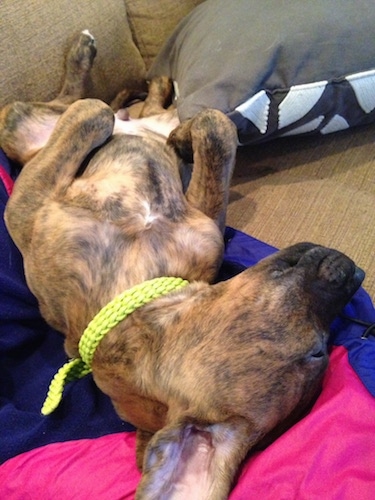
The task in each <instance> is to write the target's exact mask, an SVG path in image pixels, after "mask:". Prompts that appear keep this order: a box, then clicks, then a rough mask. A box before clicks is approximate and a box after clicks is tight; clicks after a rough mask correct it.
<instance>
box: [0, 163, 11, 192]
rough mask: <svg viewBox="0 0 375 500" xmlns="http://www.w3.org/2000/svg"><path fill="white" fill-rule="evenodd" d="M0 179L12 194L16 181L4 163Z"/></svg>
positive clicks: (0, 166)
mask: <svg viewBox="0 0 375 500" xmlns="http://www.w3.org/2000/svg"><path fill="white" fill-rule="evenodd" d="M0 181H2V182H3V184H4V187H5V190H6V192H7V194H8V196H10V195H11V193H12V189H13V184H14V181H13V179H12V178H11V177H10V175H9V174H8V172H7V171H6V170H5V168H4V167H3V166H2V165H0Z"/></svg>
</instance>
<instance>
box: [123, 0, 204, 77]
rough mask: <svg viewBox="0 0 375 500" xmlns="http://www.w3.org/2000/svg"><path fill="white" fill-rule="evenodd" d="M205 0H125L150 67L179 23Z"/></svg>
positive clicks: (136, 39) (134, 30)
mask: <svg viewBox="0 0 375 500" xmlns="http://www.w3.org/2000/svg"><path fill="white" fill-rule="evenodd" d="M200 3H202V0H184V1H183V2H178V1H176V0H158V1H157V2H150V1H149V0H125V4H126V9H127V11H128V15H129V24H130V28H131V30H132V33H133V38H134V41H135V42H136V44H137V46H138V48H139V50H140V52H141V54H142V57H143V59H144V61H145V63H146V67H147V68H149V67H150V66H151V63H152V62H153V60H154V58H155V56H156V55H157V54H158V52H159V50H160V49H161V47H162V45H163V43H164V42H165V40H166V39H167V38H168V36H169V35H170V34H171V33H172V31H173V30H174V28H175V27H176V25H177V24H178V23H179V21H181V19H182V18H183V17H185V16H186V15H187V14H188V13H189V12H190V11H191V10H192V9H193V8H194V7H196V6H197V5H198V4H200Z"/></svg>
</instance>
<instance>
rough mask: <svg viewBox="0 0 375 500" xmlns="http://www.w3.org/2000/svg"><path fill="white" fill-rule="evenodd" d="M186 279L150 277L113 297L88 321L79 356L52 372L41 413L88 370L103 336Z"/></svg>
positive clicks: (54, 404)
mask: <svg viewBox="0 0 375 500" xmlns="http://www.w3.org/2000/svg"><path fill="white" fill-rule="evenodd" d="M188 284H189V282H188V281H186V280H183V279H182V278H172V277H163V278H154V279H152V280H148V281H144V282H143V283H140V284H139V285H135V286H134V287H133V288H130V289H129V290H125V292H123V293H122V294H120V295H118V296H117V297H115V298H114V299H113V300H112V301H111V302H109V304H107V305H106V306H105V307H103V309H102V310H101V311H99V312H98V314H97V315H96V316H95V317H94V318H93V319H92V320H91V322H90V323H89V324H88V326H87V328H86V330H85V331H84V332H83V334H82V337H81V339H80V341H79V344H78V350H79V354H80V356H81V357H80V358H75V359H72V360H71V361H68V362H67V363H65V365H64V366H62V367H61V368H60V370H59V371H58V372H57V373H56V375H55V376H54V378H53V379H52V381H51V384H50V386H49V390H48V394H47V398H46V400H45V402H44V404H43V407H42V410H41V411H42V415H49V414H50V413H52V412H53V411H54V410H55V409H56V408H57V407H58V405H59V403H60V401H61V399H62V393H63V390H64V387H65V384H67V383H68V382H71V381H72V380H76V379H79V378H82V377H84V376H85V375H87V374H88V373H90V372H91V362H92V359H93V357H94V353H95V350H96V348H97V347H98V345H99V343H100V341H101V340H102V339H103V337H104V336H105V335H106V334H107V333H108V332H109V331H110V330H112V328H114V327H115V326H116V325H118V324H119V323H120V322H121V321H122V320H124V319H125V318H126V317H127V316H129V314H131V313H132V312H133V311H135V310H136V309H138V308H140V307H142V306H143V305H145V304H148V303H149V302H151V301H152V300H154V299H157V298H158V297H162V296H163V295H167V294H168V293H170V292H172V291H174V290H179V289H180V288H183V287H184V286H186V285H188Z"/></svg>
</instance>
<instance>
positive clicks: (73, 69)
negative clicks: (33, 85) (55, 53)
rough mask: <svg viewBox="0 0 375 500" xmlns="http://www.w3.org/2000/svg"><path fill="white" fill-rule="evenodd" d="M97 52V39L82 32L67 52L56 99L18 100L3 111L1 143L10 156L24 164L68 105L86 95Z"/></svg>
mask: <svg viewBox="0 0 375 500" xmlns="http://www.w3.org/2000/svg"><path fill="white" fill-rule="evenodd" d="M95 54H96V47H95V40H94V38H93V37H92V36H91V35H90V34H89V33H88V32H86V31H84V32H82V33H81V34H80V36H79V37H78V39H77V40H75V42H74V44H73V45H72V47H71V49H70V51H69V53H68V56H67V60H66V72H65V78H64V83H63V86H62V90H61V92H60V94H59V95H58V96H57V97H56V99H54V100H53V101H50V102H48V103H42V102H33V103H31V102H15V103H13V104H10V105H8V106H6V107H5V108H3V109H2V110H1V111H0V146H1V147H2V148H3V150H4V151H5V153H6V154H7V155H8V157H9V158H11V159H12V160H15V161H17V162H18V163H20V164H21V165H24V164H25V163H26V162H27V161H29V160H30V158H32V157H33V156H34V155H35V154H36V152H37V151H39V150H40V149H41V148H42V147H43V146H44V145H45V144H46V142H47V141H48V138H49V136H50V135H51V133H52V130H53V129H54V127H55V125H56V123H57V120H58V119H59V117H60V116H61V114H62V113H64V111H66V109H67V107H68V105H69V104H71V103H73V102H74V101H76V100H77V99H80V98H82V97H84V96H85V88H86V84H87V80H88V76H89V73H90V70H91V67H92V64H93V61H94V58H95Z"/></svg>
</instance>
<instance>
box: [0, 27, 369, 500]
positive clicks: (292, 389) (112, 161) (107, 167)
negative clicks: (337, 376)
mask: <svg viewBox="0 0 375 500" xmlns="http://www.w3.org/2000/svg"><path fill="white" fill-rule="evenodd" d="M94 54H95V45H94V42H93V40H92V38H91V37H90V36H89V35H87V34H82V35H81V37H80V39H79V41H78V42H77V44H76V45H75V46H74V47H73V49H72V51H71V52H70V56H69V58H68V65H67V77H66V82H65V84H64V87H63V92H62V94H60V96H59V97H58V98H57V99H56V100H54V101H53V102H52V103H49V104H43V103H36V104H27V103H26V104H25V103H16V104H14V105H11V106H8V107H7V108H6V109H5V110H3V112H2V115H1V136H0V137H1V144H2V147H3V148H4V149H5V150H6V151H7V153H8V154H9V155H11V156H12V157H13V158H14V159H16V160H18V161H19V162H21V163H26V165H25V166H24V168H23V170H22V172H21V174H20V175H19V178H18V180H17V182H16V184H15V187H14V192H13V194H12V196H11V198H10V201H9V203H8V206H7V209H6V224H7V227H8V229H9V232H10V234H11V236H12V238H13V239H14V241H15V242H16V244H17V246H18V247H19V249H20V250H21V252H22V254H23V257H24V263H25V273H26V278H27V282H28V284H29V286H30V288H31V290H32V291H33V292H34V294H35V295H36V297H37V298H38V301H39V304H40V309H41V312H42V314H43V316H44V317H45V319H46V320H47V322H48V323H50V324H51V325H52V326H53V327H55V328H57V329H58V330H60V331H61V332H62V333H63V334H64V335H65V337H66V342H65V347H66V351H67V353H68V354H69V356H75V355H77V344H78V341H79V338H80V335H81V333H82V331H83V330H84V328H85V327H86V325H87V323H88V322H89V321H90V320H91V319H92V317H93V316H94V314H95V313H97V312H98V310H100V309H101V308H102V307H103V306H104V305H105V304H106V303H107V302H108V301H110V300H111V299H112V298H113V297H115V296H116V295H117V294H119V293H120V292H122V291H123V290H125V289H127V288H129V287H131V286H133V285H134V284H136V283H139V282H141V281H143V280H147V279H149V278H153V277H156V276H161V275H170V276H181V277H183V278H187V279H188V280H190V281H191V282H192V283H191V284H190V285H189V286H187V287H185V288H184V289H182V290H180V291H178V292H174V293H171V294H170V295H168V296H166V297H163V298H159V299H157V300H155V301H154V302H152V303H150V304H148V305H146V306H143V307H142V308H141V309H139V310H137V311H136V312H134V313H133V314H132V315H130V317H128V318H127V319H126V320H124V321H123V322H122V323H120V324H119V325H117V326H116V327H115V328H113V330H112V331H111V332H110V333H109V334H108V335H107V336H106V337H105V338H104V339H103V340H102V341H101V343H100V345H99V347H98V349H97V351H96V353H95V356H94V360H93V366H92V368H93V376H94V379H95V381H96V383H97V385H98V386H99V387H100V388H101V389H102V390H103V391H104V392H105V393H106V394H108V395H109V396H110V397H111V399H112V401H113V404H114V406H115V408H116V410H117V412H118V414H119V415H120V417H121V418H123V419H125V420H127V421H130V422H132V423H133V424H134V425H135V426H136V427H137V428H138V431H137V463H138V464H139V466H140V467H141V468H142V469H143V475H142V480H141V483H140V485H139V488H138V490H137V498H138V499H155V500H156V499H160V498H163V499H169V498H174V499H175V498H205V499H214V500H219V499H224V498H226V497H227V496H228V494H229V491H230V489H231V486H232V484H233V481H234V479H235V477H236V474H237V473H238V470H239V467H240V464H241V462H242V461H243V459H244V458H245V456H246V454H247V453H248V452H249V451H250V450H251V449H253V448H254V446H255V445H256V444H257V443H259V442H260V441H261V439H262V438H263V437H264V436H265V435H266V434H267V433H269V432H270V431H271V430H273V429H278V428H279V429H283V428H284V426H285V422H286V420H287V419H288V418H290V417H291V416H293V417H296V416H298V415H300V414H302V413H303V411H305V410H306V408H307V407H308V405H309V404H311V401H312V400H313V398H314V397H315V396H316V393H317V390H318V389H319V386H320V382H321V378H322V375H323V373H324V370H325V368H326V366H327V359H328V357H327V346H326V343H327V338H328V329H329V324H330V322H331V321H332V319H333V318H334V316H335V315H336V314H337V313H338V311H339V310H340V309H341V308H342V307H343V305H344V304H345V303H346V302H347V301H348V300H349V298H350V297H351V295H352V294H353V293H354V291H355V290H356V289H357V288H358V286H359V285H360V282H361V280H362V279H363V273H362V272H361V271H360V270H359V269H358V268H356V266H355V265H354V263H353V262H352V261H351V260H350V259H348V258H347V257H346V256H344V255H343V254H341V253H339V252H337V251H335V250H330V249H327V248H323V247H320V246H317V245H314V244H310V243H305V244H298V245H295V246H293V247H290V248H288V249H285V250H283V251H281V252H278V253H276V254H275V255H273V256H271V257H269V258H268V259H265V260H264V261H262V262H260V263H259V264H258V265H256V266H254V267H253V268H251V269H248V270H246V271H244V272H243V273H241V274H239V275H237V276H236V277H234V278H232V279H230V280H228V281H226V282H221V283H218V284H215V285H210V284H209V283H210V282H212V281H213V280H214V278H215V275H216V272H217V269H218V267H219V265H220V262H221V257H222V252H223V241H222V230H223V228H224V224H225V211H226V206H227V199H228V191H229V182H230V177H231V173H232V169H233V163H234V157H235V150H236V133H235V130H234V127H233V126H232V125H231V123H230V122H229V120H228V119H227V118H226V117H225V116H224V115H222V114H221V113H219V112H218V111H212V110H207V111H204V112H202V113H200V114H199V115H197V116H196V117H194V118H193V119H192V120H190V121H188V122H186V123H183V124H182V125H180V126H179V127H178V128H177V129H176V130H175V131H174V132H173V133H172V134H171V135H170V136H169V139H168V142H167V144H166V143H165V142H164V141H162V140H161V139H160V137H157V136H155V134H153V133H146V132H145V130H144V129H143V130H142V132H141V136H137V135H124V134H122V135H117V134H115V135H112V133H113V122H114V116H113V112H112V110H111V109H110V108H109V107H108V106H107V105H105V104H104V103H102V102H100V101H97V100H77V99H78V98H80V97H82V93H83V88H84V81H85V79H86V78H87V73H88V71H89V68H90V67H91V64H92V61H93V58H94ZM77 68H78V69H77ZM77 74H78V76H77ZM70 82H73V83H72V84H71V83H70ZM165 83H166V80H164V79H160V80H159V81H156V82H153V83H152V84H151V87H150V90H151V96H149V97H148V99H147V100H146V103H145V110H144V114H145V115H147V116H148V115H149V114H150V113H151V111H150V110H151V109H157V110H158V111H160V110H161V109H162V108H163V105H164V103H165V100H166V98H167V94H168V92H169V91H168V85H167V86H166V85H165ZM166 88H167V90H166V91H165V89H166ZM153 89H154V90H153ZM155 89H156V91H155ZM130 94H131V95H133V94H132V93H126V92H124V93H123V94H122V96H120V97H119V98H118V99H117V101H116V106H117V105H118V103H119V102H120V100H121V99H123V98H124V96H125V97H126V96H129V95H130ZM155 96H156V97H155ZM70 101H72V102H73V104H71V105H69V106H68V105H67V103H69V102H70ZM60 115H61V117H60ZM162 119H164V120H165V116H164V118H162ZM181 157H183V158H184V159H185V160H188V161H190V160H192V161H193V167H192V174H191V180H190V183H189V185H188V187H187V189H186V192H185V193H184V192H183V188H182V183H181V179H180V167H181ZM202 471H205V473H202ZM190 475H193V476H194V477H195V478H194V480H193V481H192V482H190V483H188V484H186V480H187V479H186V478H188V477H189V476H190ZM184 485H185V486H184ZM184 488H185V489H184ZM186 488H187V490H186Z"/></svg>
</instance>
